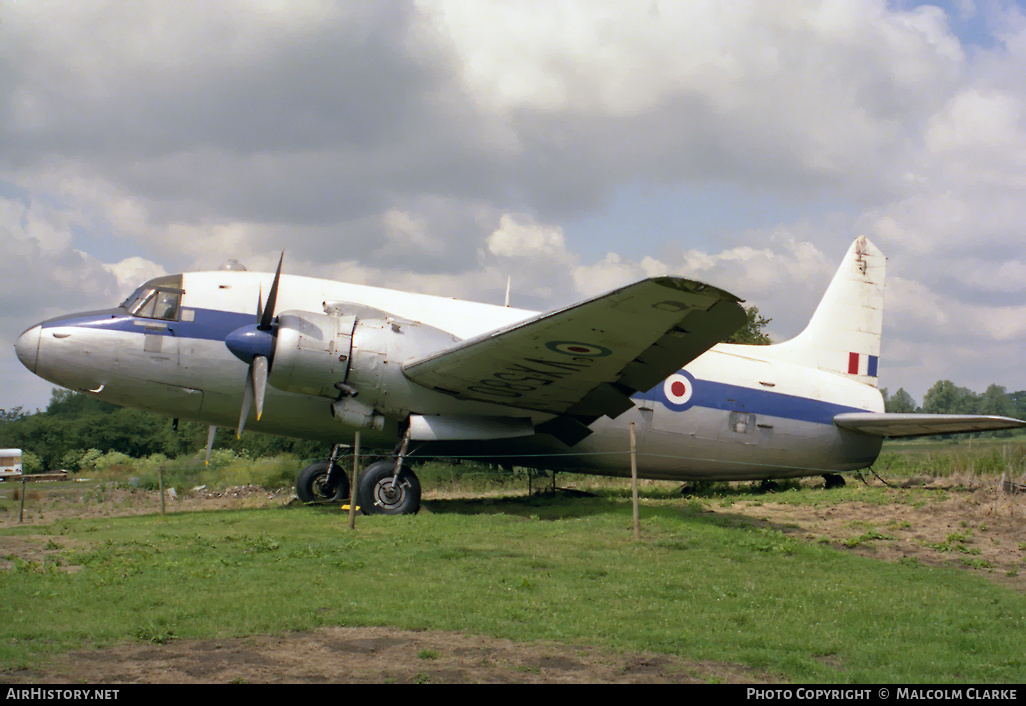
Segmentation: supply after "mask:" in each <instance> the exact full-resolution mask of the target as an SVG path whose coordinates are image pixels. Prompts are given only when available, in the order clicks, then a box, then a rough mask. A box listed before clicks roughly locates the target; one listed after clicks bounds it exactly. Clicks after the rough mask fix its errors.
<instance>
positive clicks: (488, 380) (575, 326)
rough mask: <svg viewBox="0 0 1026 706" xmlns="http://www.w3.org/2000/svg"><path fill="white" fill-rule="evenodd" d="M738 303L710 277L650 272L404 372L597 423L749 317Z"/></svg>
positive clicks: (480, 396)
mask: <svg viewBox="0 0 1026 706" xmlns="http://www.w3.org/2000/svg"><path fill="white" fill-rule="evenodd" d="M739 302H740V300H739V299H738V298H737V297H735V296H734V295H732V294H729V293H727V292H724V291H723V290H720V289H717V288H715V287H711V286H709V285H706V284H702V283H701V282H693V281H691V280H686V279H681V278H677V277H657V278H653V279H647V280H643V281H641V282H637V283H635V284H632V285H629V286H627V287H623V288H622V289H617V290H615V291H613V292H610V293H608V294H605V295H603V296H600V297H596V298H594V299H590V300H588V301H585V302H582V303H580V304H576V305H574V306H571V307H569V308H566V309H562V310H559V311H555V312H551V313H547V314H541V315H539V316H536V317H534V318H533V319H529V320H527V321H524V322H521V323H519V324H514V325H513V326H509V327H506V328H503V329H498V330H496V331H492V332H490V333H487V334H485V335H483V336H478V337H476V338H472V339H468V340H466V341H463V342H461V343H459V344H458V345H456V346H453V347H452V348H449V349H446V350H444V351H441V352H438V353H434V354H431V355H428V356H425V357H423V358H418V359H414V360H411V361H407V362H406V363H404V364H403V372H404V373H405V374H406V376H407V377H408V378H409V379H411V380H413V381H414V382H416V383H418V384H420V385H424V386H425V387H429V388H432V389H435V390H439V391H441V392H445V393H448V394H450V395H453V396H455V397H458V398H461V399H466V400H477V401H482V402H493V403H497V404H502V405H507V406H510V407H517V408H521V409H528V410H535V411H539V412H549V413H552V414H556V415H568V416H570V417H571V418H577V420H578V421H579V422H581V423H583V424H588V423H590V421H594V420H595V419H597V418H598V417H599V416H601V415H606V416H609V417H616V416H618V415H620V414H622V413H623V412H625V411H627V410H628V409H630V408H631V407H633V406H634V403H633V402H632V401H631V399H630V396H631V394H633V393H634V392H636V391H639V390H648V389H650V388H652V387H653V386H655V385H656V384H658V383H659V382H661V381H662V380H664V379H665V378H666V377H667V376H669V375H671V374H673V373H675V372H677V371H678V370H680V368H681V367H683V366H684V365H685V364H687V363H688V362H690V361H692V360H694V359H695V358H697V357H698V356H699V355H701V354H702V353H704V352H705V351H707V350H708V349H709V348H711V347H712V346H713V345H715V344H716V343H718V342H720V341H722V340H723V339H725V338H726V337H727V336H729V335H730V334H731V333H733V332H734V331H736V330H737V329H738V328H740V327H741V326H742V325H744V323H745V311H744V309H743V308H742V307H741V305H740V303H739ZM564 421H565V420H564ZM571 426H572V424H571ZM539 430H541V429H539Z"/></svg>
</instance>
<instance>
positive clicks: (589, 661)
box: [3, 627, 772, 684]
mask: <svg viewBox="0 0 1026 706" xmlns="http://www.w3.org/2000/svg"><path fill="white" fill-rule="evenodd" d="M57 662H58V664H55V665H54V666H53V667H52V668H49V669H47V670H45V671H37V670H19V671H16V672H7V673H5V674H4V675H3V681H5V682H8V683H85V684H126V683H161V684H218V683H221V684H223V683H260V684H271V683H288V684H296V683H347V684H382V683H395V684H454V683H459V684H474V683H499V684H512V683H524V684H542V683H550V684H553V683H631V684H657V683H677V684H689V683H694V684H705V683H710V682H725V683H769V682H771V681H772V680H771V679H769V678H768V676H767V675H765V674H763V673H761V672H759V671H756V670H752V669H748V668H746V667H743V666H740V665H731V664H721V663H714V662H689V661H686V660H682V659H679V658H676V657H672V656H667V655H661V654H655V653H637V652H634V653H627V654H621V653H615V652H610V651H605V650H598V649H591V648H581V647H572V646H568V645H565V644H558V643H529V644H524V643H517V642H513V641H511V640H504V639H498V638H490V637H484V636H480V635H465V634H462V633H454V632H440V631H423V632H413V631H409V630H395V629H392V628H384V627H382V628H337V627H336V628H323V629H320V630H317V631H315V632H309V633H293V634H289V635H283V636H268V635H261V636H256V637H249V638H242V639H232V640H175V641H173V642H170V643H168V644H166V645H142V646H140V645H120V646H117V647H114V648H104V649H103V650H96V651H78V652H71V653H68V654H67V655H64V656H62V657H61V658H60V659H59V660H57Z"/></svg>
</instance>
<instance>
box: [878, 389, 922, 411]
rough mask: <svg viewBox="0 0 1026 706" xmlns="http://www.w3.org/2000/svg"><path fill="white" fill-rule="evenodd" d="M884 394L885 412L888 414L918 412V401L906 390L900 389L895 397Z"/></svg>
mask: <svg viewBox="0 0 1026 706" xmlns="http://www.w3.org/2000/svg"><path fill="white" fill-rule="evenodd" d="M883 392H884V393H885V394H884V410H885V411H887V412H895V413H898V414H910V413H912V412H915V411H916V401H915V400H914V399H912V395H910V394H908V393H907V392H905V388H903V387H899V388H898V391H897V392H895V393H894V396H893V397H889V396H887V395H886V390H884V391H883Z"/></svg>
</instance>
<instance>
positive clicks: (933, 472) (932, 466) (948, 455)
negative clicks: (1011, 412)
mask: <svg viewBox="0 0 1026 706" xmlns="http://www.w3.org/2000/svg"><path fill="white" fill-rule="evenodd" d="M873 468H874V470H875V471H876V472H877V473H880V474H881V475H884V474H890V475H900V476H915V475H925V476H930V477H941V478H946V477H951V476H962V477H970V478H975V477H981V476H993V477H998V478H1000V477H1001V476H1002V475H1003V474H1007V475H1008V476H1009V477H1010V478H1021V477H1024V476H1026V435H1023V434H1016V435H1010V436H1007V437H981V438H965V437H964V436H962V437H961V438H948V439H945V438H940V439H932V438H929V439H905V440H900V441H887V442H885V443H884V447H883V451H882V452H881V454H880V458H879V459H878V460H877V462H876V463H875V464H874V466H873Z"/></svg>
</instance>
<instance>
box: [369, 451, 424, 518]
mask: <svg viewBox="0 0 1026 706" xmlns="http://www.w3.org/2000/svg"><path fill="white" fill-rule="evenodd" d="M394 475H395V461H378V462H377V463H372V464H371V465H369V466H367V468H365V469H363V471H362V472H361V473H360V481H359V487H358V488H357V493H356V497H357V504H358V505H359V506H360V512H362V513H363V514H365V515H413V514H414V513H416V512H417V511H418V510H420V481H419V480H417V476H416V475H414V473H413V471H411V470H410V469H409V468H406V467H405V466H403V469H402V470H401V471H399V477H398V478H397V479H396V482H395V486H394V487H393V485H392V476H394Z"/></svg>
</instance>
